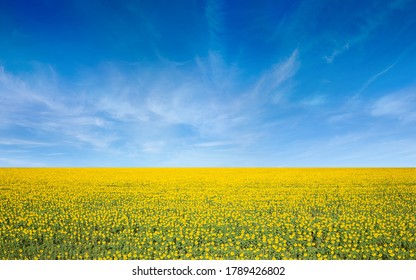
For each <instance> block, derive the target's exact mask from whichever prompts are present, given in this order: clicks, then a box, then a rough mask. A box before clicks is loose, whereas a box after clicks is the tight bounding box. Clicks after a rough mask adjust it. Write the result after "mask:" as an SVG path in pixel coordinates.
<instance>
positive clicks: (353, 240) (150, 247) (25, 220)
mask: <svg viewBox="0 0 416 280" xmlns="http://www.w3.org/2000/svg"><path fill="white" fill-rule="evenodd" d="M0 201H1V206H2V207H1V208H0V259H99V260H100V259H156V260H157V259H204V260H205V259H250V260H252V259H416V257H415V253H416V241H415V237H416V236H415V234H416V226H415V224H416V170H415V169H412V168H409V169H341V168H340V169H281V168H261V169H260V168H258V169H257V168H252V169H250V168H240V169H234V168H224V169H221V168H188V169H180V168H169V169H150V168H142V169H134V168H131V169H128V168H114V169H90V168H85V169H82V168H80V169H75V168H68V169H59V168H57V169H52V168H51V169H6V168H3V169H0Z"/></svg>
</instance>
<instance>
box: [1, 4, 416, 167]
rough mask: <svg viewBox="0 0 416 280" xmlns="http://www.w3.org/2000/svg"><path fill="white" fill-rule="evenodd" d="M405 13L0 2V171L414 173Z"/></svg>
mask: <svg viewBox="0 0 416 280" xmlns="http://www.w3.org/2000/svg"><path fill="white" fill-rule="evenodd" d="M415 30H416V1H410V0H408V1H406V0H397V1H354V0H352V1H333V0H331V1H330V0H328V1H326V0H318V1H306V0H305V1H185V0H184V1H98V0H96V1H94V0H93V1H75V0H74V1H69V0H68V1H46V0H37V1H35V0H33V1H27V0H26V1H12V0H2V1H0V108H1V109H0V166H415V164H416V141H415V140H416V74H415V73H416V31H415Z"/></svg>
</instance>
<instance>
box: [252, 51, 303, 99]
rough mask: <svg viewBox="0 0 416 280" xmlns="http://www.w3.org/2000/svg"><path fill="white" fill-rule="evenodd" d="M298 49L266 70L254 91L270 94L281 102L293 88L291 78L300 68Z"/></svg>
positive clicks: (255, 92) (256, 93)
mask: <svg viewBox="0 0 416 280" xmlns="http://www.w3.org/2000/svg"><path fill="white" fill-rule="evenodd" d="M298 53H299V52H298V49H295V50H294V51H293V52H292V54H291V55H290V56H289V57H288V58H286V59H285V60H283V61H281V62H280V63H277V64H275V65H274V66H273V67H272V68H271V69H270V70H269V71H267V72H265V73H264V74H263V75H262V76H261V77H260V78H259V79H258V81H257V83H256V85H255V87H254V89H253V92H254V94H255V95H257V96H259V95H260V96H261V95H269V96H270V97H271V99H272V100H273V101H274V102H275V103H279V101H281V100H282V99H283V98H284V97H285V95H287V94H288V92H289V91H290V89H291V84H290V83H289V84H288V82H290V81H291V78H292V77H293V76H294V75H295V74H296V72H297V71H298V69H299V66H300V62H299V55H298Z"/></svg>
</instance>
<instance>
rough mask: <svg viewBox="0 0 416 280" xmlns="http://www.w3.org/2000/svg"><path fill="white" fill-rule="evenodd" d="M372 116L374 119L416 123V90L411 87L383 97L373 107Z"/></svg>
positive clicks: (371, 108) (371, 109)
mask: <svg viewBox="0 0 416 280" xmlns="http://www.w3.org/2000/svg"><path fill="white" fill-rule="evenodd" d="M370 114H371V115H372V116H374V117H390V118H395V119H398V120H400V121H403V122H415V121H416V92H415V88H414V87H411V88H409V89H405V90H402V91H399V92H394V93H390V94H387V95H384V96H382V97H381V98H379V99H378V100H376V101H375V102H374V103H373V104H372V105H371V107H370Z"/></svg>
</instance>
